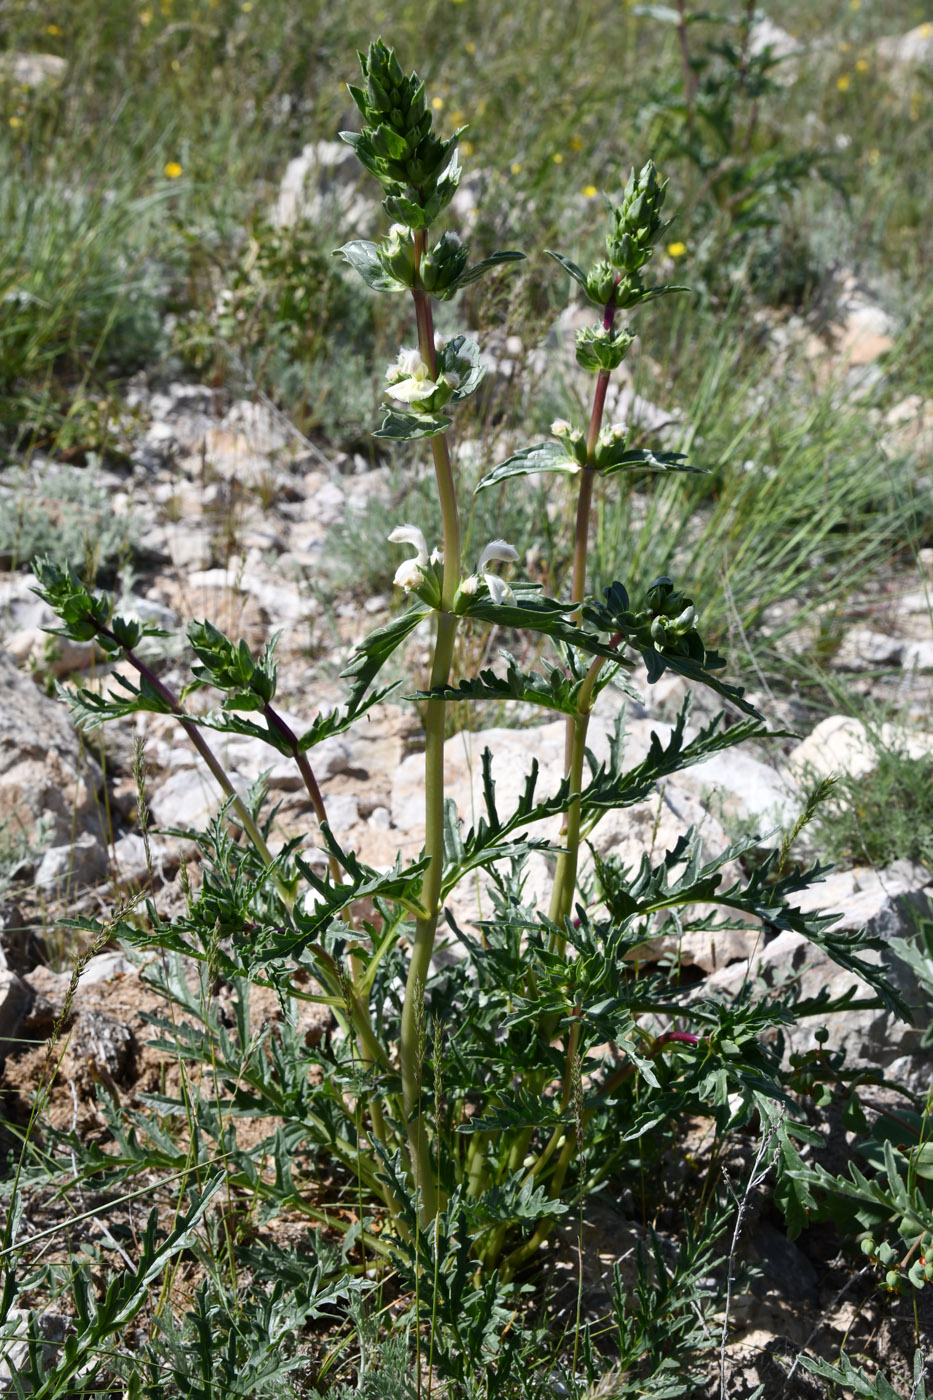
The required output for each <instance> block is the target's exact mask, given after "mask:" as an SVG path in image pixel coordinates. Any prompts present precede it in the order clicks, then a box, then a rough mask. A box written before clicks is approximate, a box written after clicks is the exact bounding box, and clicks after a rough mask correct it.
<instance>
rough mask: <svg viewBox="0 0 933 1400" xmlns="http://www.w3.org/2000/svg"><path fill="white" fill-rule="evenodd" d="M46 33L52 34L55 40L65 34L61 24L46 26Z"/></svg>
mask: <svg viewBox="0 0 933 1400" xmlns="http://www.w3.org/2000/svg"><path fill="white" fill-rule="evenodd" d="M45 32H46V34H51V36H52V38H53V39H57V38H58V36H59V35H60V34H64V32H65V31H64V29H62V27H61V25H59V24H47V25H46V26H45Z"/></svg>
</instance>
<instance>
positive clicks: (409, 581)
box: [389, 525, 437, 593]
mask: <svg viewBox="0 0 933 1400" xmlns="http://www.w3.org/2000/svg"><path fill="white" fill-rule="evenodd" d="M389 540H390V542H391V543H392V544H413V545H414V546H415V549H416V550H417V551H418V552H417V554H416V555H415V557H414V558H413V559H405V560H404V561H403V562H402V563H401V564H399V566H398V568H397V569H396V571H395V582H396V583H397V584H398V586H399V588H404V590H405V592H406V593H410V592H411V590H412V589H413V588H417V587H418V586H419V585H420V584H422V583H423V582H424V574H423V573H422V569H423V567H424V565H425V564H427V562H428V544H427V540H426V539H425V538H424V534H423V532H422V531H421V530H419V529H418V526H417V525H396V527H395V529H394V530H393V531H392V533H391V535H389ZM436 553H437V551H436V550H435V554H436Z"/></svg>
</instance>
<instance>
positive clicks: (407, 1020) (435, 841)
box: [399, 612, 457, 1226]
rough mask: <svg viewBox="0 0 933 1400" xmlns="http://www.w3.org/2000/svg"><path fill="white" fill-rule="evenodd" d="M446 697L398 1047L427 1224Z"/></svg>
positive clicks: (439, 643)
mask: <svg viewBox="0 0 933 1400" xmlns="http://www.w3.org/2000/svg"><path fill="white" fill-rule="evenodd" d="M456 634H457V619H456V617H455V616H454V614H453V613H448V612H441V613H438V615H437V639H436V641H435V646H434V664H433V666H432V668H431V686H432V688H433V687H434V686H438V685H446V683H447V681H448V678H449V676H450V666H451V662H452V660H453V648H454V639H455V637H456ZM445 709H446V707H445V705H444V702H443V700H429V701H428V713H427V719H426V721H425V755H424V765H425V774H424V792H425V824H424V849H425V854H426V855H427V856H428V868H427V870H426V871H425V874H424V884H423V886H422V890H421V903H422V905H423V907H424V908H425V909H426V910H427V911H428V917H427V918H425V919H418V920H417V922H416V923H415V939H414V943H413V945H412V950H411V960H410V962H409V966H408V981H407V983H406V986H405V1004H404V1006H403V1007H402V1023H401V1033H400V1036H399V1051H400V1062H401V1074H402V1099H403V1102H404V1105H405V1118H406V1127H407V1130H408V1143H409V1148H410V1150H411V1163H412V1172H413V1174H414V1178H415V1185H416V1186H417V1187H418V1188H419V1189H420V1191H421V1215H422V1223H423V1225H425V1226H426V1225H427V1223H428V1222H430V1221H431V1220H433V1218H434V1215H435V1214H436V1211H437V1190H436V1185H435V1179H434V1169H433V1166H432V1163H431V1153H430V1149H429V1145H428V1136H427V1124H426V1122H425V1118H424V1114H423V1113H422V1111H421V1064H420V1047H419V1035H418V1027H419V1024H420V1020H421V1017H422V1016H423V1014H424V988H425V984H426V982H427V979H428V970H429V968H430V964H431V956H432V954H433V952H434V938H435V934H436V932H437V921H438V917H439V915H440V898H441V881H442V877H443V873H444V737H445V729H446V713H445Z"/></svg>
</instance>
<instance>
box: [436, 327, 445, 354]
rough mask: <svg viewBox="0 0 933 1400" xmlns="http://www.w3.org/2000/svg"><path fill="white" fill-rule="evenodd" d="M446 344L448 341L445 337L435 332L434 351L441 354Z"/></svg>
mask: <svg viewBox="0 0 933 1400" xmlns="http://www.w3.org/2000/svg"><path fill="white" fill-rule="evenodd" d="M446 344H447V341H446V340H445V339H444V337H443V336H442V335H441V333H440V331H435V332H434V349H435V350H436V351H437V353H438V354H440V353H441V351H442V350H443V348H444V346H445V345H446Z"/></svg>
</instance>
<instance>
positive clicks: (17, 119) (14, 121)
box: [10, 117, 23, 131]
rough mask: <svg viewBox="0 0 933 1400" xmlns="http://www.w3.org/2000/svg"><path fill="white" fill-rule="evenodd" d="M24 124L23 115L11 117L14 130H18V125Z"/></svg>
mask: <svg viewBox="0 0 933 1400" xmlns="http://www.w3.org/2000/svg"><path fill="white" fill-rule="evenodd" d="M22 124H23V119H22V117H11V118H10V126H11V127H12V128H13V130H14V131H15V130H16V128H17V127H18V126H22Z"/></svg>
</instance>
